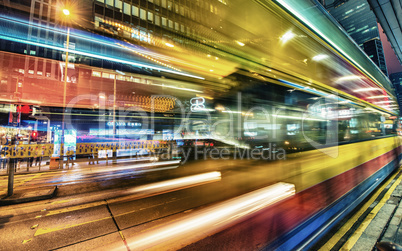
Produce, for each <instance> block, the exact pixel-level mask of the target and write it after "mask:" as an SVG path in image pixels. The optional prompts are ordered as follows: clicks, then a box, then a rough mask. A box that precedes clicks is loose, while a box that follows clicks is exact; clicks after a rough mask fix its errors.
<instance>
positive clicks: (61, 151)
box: [59, 9, 70, 168]
mask: <svg viewBox="0 0 402 251" xmlns="http://www.w3.org/2000/svg"><path fill="white" fill-rule="evenodd" d="M63 14H64V16H65V17H67V16H69V15H70V11H69V10H68V9H63ZM69 42H70V27H68V26H67V42H66V62H65V64H66V65H65V69H64V91H63V107H62V109H63V119H62V122H61V139H60V159H59V168H63V162H64V120H65V118H64V117H65V106H66V90H67V69H68V49H69V48H68V47H69Z"/></svg>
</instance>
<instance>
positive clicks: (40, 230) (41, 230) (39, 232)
mask: <svg viewBox="0 0 402 251" xmlns="http://www.w3.org/2000/svg"><path fill="white" fill-rule="evenodd" d="M107 219H112V217H110V216H108V217H104V218H101V219H96V220H92V221H86V222H82V223H78V224H67V225H64V226H58V227H54V228H46V227H45V228H38V230H36V232H35V234H34V236H38V235H42V234H48V233H52V232H56V231H60V230H64V229H68V228H72V227H78V226H82V225H85V224H89V223H94V222H98V221H103V220H107Z"/></svg>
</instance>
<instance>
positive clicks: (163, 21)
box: [162, 17, 166, 26]
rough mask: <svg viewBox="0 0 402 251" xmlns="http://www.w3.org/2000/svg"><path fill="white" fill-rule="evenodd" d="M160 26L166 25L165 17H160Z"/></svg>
mask: <svg viewBox="0 0 402 251" xmlns="http://www.w3.org/2000/svg"><path fill="white" fill-rule="evenodd" d="M162 26H166V17H162Z"/></svg>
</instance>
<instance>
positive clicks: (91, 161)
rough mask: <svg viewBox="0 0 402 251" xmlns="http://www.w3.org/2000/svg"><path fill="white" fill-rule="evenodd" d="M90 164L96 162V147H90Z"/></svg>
mask: <svg viewBox="0 0 402 251" xmlns="http://www.w3.org/2000/svg"><path fill="white" fill-rule="evenodd" d="M88 159H89V161H88V165H91V164H95V163H94V149H93V148H92V147H90V148H89V156H88Z"/></svg>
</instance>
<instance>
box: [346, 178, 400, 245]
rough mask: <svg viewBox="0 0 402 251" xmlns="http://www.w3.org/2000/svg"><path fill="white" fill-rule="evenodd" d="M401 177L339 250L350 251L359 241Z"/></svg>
mask: <svg viewBox="0 0 402 251" xmlns="http://www.w3.org/2000/svg"><path fill="white" fill-rule="evenodd" d="M401 180H402V175H401V176H399V178H398V179H397V180H396V181H395V182H394V184H392V186H391V187H390V188H389V190H388V192H387V193H386V194H385V195H384V197H383V198H382V199H381V200H380V202H379V203H378V204H377V205H376V206H375V207H374V208H373V210H371V212H370V213H369V215H367V217H366V219H364V221H363V222H362V224H361V225H360V226H359V227H358V228H357V230H356V231H355V233H354V234H353V235H352V236H351V237H350V238H349V239H348V241H347V242H346V243H345V244H344V245H343V246H342V248H341V249H345V248H346V249H347V250H350V249H351V248H352V247H353V246H354V245H355V244H356V242H357V241H358V240H359V238H360V236H361V235H362V234H363V232H364V230H366V228H367V227H368V225H369V224H370V222H371V221H372V220H373V219H374V217H375V216H376V215H377V213H378V212H379V211H380V209H381V208H382V207H383V206H384V205H385V204H386V203H387V201H388V199H389V198H390V197H391V194H392V192H393V191H394V190H395V189H396V187H397V186H398V185H399V184H400V183H401Z"/></svg>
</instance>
